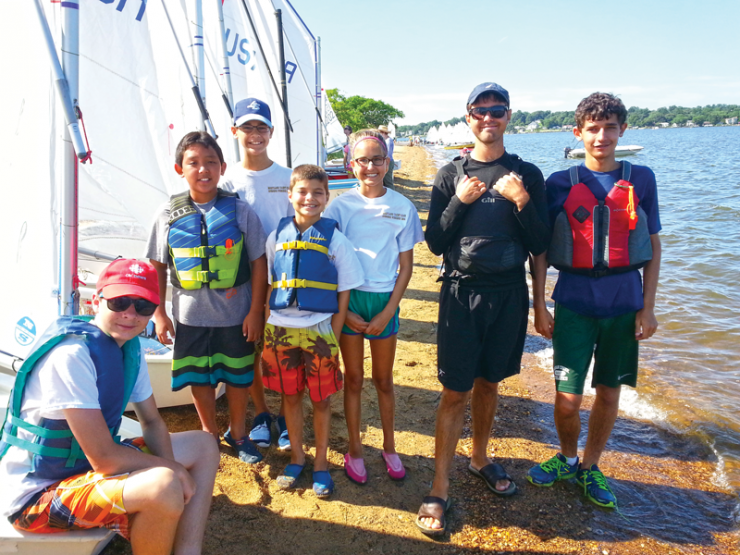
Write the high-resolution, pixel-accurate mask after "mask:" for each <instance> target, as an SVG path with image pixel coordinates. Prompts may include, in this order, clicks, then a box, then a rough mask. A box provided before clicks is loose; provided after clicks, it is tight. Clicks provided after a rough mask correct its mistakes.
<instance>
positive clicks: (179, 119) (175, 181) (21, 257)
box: [0, 0, 319, 357]
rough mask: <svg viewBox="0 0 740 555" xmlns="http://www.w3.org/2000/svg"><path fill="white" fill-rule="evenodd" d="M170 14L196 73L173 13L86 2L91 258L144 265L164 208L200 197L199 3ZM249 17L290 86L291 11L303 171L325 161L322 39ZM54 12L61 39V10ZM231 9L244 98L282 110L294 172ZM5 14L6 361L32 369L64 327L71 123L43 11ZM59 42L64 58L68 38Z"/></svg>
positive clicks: (0, 224)
mask: <svg viewBox="0 0 740 555" xmlns="http://www.w3.org/2000/svg"><path fill="white" fill-rule="evenodd" d="M166 4H167V9H168V13H169V15H170V19H171V20H172V24H173V26H174V28H175V35H176V37H177V40H178V41H179V43H180V45H181V46H182V48H183V50H184V51H185V52H186V56H185V58H186V60H188V63H189V66H190V67H186V66H185V64H184V63H183V62H182V58H181V56H180V54H179V52H178V46H177V42H176V40H175V37H174V36H173V33H172V31H171V30H170V26H169V23H168V20H167V17H166V14H165V11H164V8H163V4H162V3H161V2H141V1H137V2H134V1H129V2H118V3H103V2H83V3H81V4H80V10H79V12H80V22H79V28H80V57H79V76H80V81H79V91H80V92H79V107H80V109H81V111H82V114H83V119H84V129H85V131H86V135H87V138H88V139H89V145H90V149H91V150H92V163H87V164H80V165H79V166H78V181H79V223H80V232H79V244H80V247H84V248H88V249H92V250H100V251H103V252H107V253H110V254H113V255H116V256H124V257H140V256H142V255H143V254H144V247H145V244H146V240H147V238H148V235H149V229H150V226H151V222H152V219H153V215H154V211H155V210H156V208H157V206H159V205H161V204H162V203H163V202H165V201H166V200H167V199H168V197H169V196H170V195H172V194H174V193H177V192H179V191H182V190H184V189H185V188H186V184H185V182H184V181H183V180H182V179H181V178H180V177H179V176H178V175H177V174H176V173H175V172H174V169H173V164H174V156H175V148H176V145H177V143H178V141H179V140H180V138H181V137H182V136H183V135H184V134H185V133H187V132H189V131H192V130H195V129H197V128H198V126H199V123H200V122H201V121H202V120H201V114H200V112H199V109H198V106H197V103H196V101H195V98H194V95H193V92H192V90H191V79H190V76H189V75H188V72H192V71H194V67H192V66H193V64H192V56H189V55H187V52H188V48H189V47H190V46H191V44H192V42H193V38H192V36H191V35H192V33H191V32H190V29H189V25H188V22H189V20H190V18H191V16H192V14H189V13H188V8H189V7H190V8H191V10H192V7H191V6H190V4H191V2H189V1H187V0H167V3H166ZM247 5H248V6H249V8H250V13H251V15H252V19H253V21H254V24H255V27H256V29H257V33H258V34H259V36H260V41H261V43H262V46H263V49H264V52H265V56H266V62H267V64H269V66H270V67H271V69H272V73H273V76H274V77H275V78H276V79H277V84H278V85H279V79H280V72H279V67H278V66H279V64H278V61H277V60H278V57H277V35H276V22H275V17H274V9H275V8H276V7H279V8H280V9H281V10H282V11H283V21H284V26H285V36H286V41H285V58H286V66H287V67H289V68H291V69H290V71H289V72H288V73H289V76H288V91H289V98H288V105H289V109H290V115H291V123H292V125H293V130H294V133H293V136H292V147H293V149H292V151H293V160H292V164H293V165H296V164H298V163H304V162H312V163H316V161H317V157H318V144H319V143H318V141H319V135H318V130H319V127H318V125H317V111H316V109H315V100H314V95H315V87H316V79H317V76H316V74H315V72H316V66H315V60H316V57H315V56H316V52H315V47H314V46H313V45H314V44H315V41H314V40H313V37H312V35H310V32H309V31H308V30H307V29H306V28H305V25H303V23H302V21H301V20H300V18H299V17H298V16H297V14H296V13H295V11H294V10H293V9H292V6H290V4H288V3H287V2H282V1H279V0H275V2H274V4H273V3H272V2H269V1H265V0H260V1H257V0H249V1H248V2H247ZM43 6H44V10H45V12H46V15H47V19H48V21H49V24H50V27H51V28H52V30H53V32H55V33H57V35H58V34H59V33H60V31H59V29H60V21H59V19H60V11H61V8H60V4H58V3H49V2H44V3H43ZM203 8H204V9H203V16H204V29H205V33H204V38H205V51H206V58H207V62H206V67H207V68H208V66H211V67H210V68H208V69H207V70H206V72H205V73H206V74H205V76H204V78H205V83H206V87H205V88H206V93H207V95H206V100H207V102H208V109H209V114H210V117H211V120H212V121H213V124H214V127H215V130H216V133H217V134H218V135H219V142H220V144H221V146H222V149H223V151H224V154H225V155H226V158H227V163H235V162H236V161H235V160H234V159H233V154H232V148H231V145H230V144H229V142H230V141H232V140H233V139H232V135H231V131H230V127H231V123H232V120H231V116H230V115H229V112H228V110H227V108H226V106H225V105H224V103H223V101H222V100H221V98H220V96H221V84H220V83H219V76H220V75H221V74H222V73H223V67H222V66H223V62H220V63H219V60H221V59H222V58H221V56H220V48H221V43H220V41H221V35H220V26H219V22H218V14H217V5H216V4H215V2H210V1H206V2H204V3H203ZM223 10H224V20H225V27H226V49H227V54H229V56H228V58H229V61H230V67H231V78H232V85H233V90H234V98H235V100H239V99H241V98H246V97H248V96H256V97H259V98H262V99H264V100H265V101H267V102H269V103H270V105H271V107H272V112H273V121H274V122H275V124H276V132H275V136H274V138H273V141H272V143H271V145H270V149H271V152H270V153H271V156H272V157H273V158H274V159H276V160H278V161H281V162H283V163H284V161H285V146H284V145H285V141H284V127H283V125H282V123H281V122H282V121H283V117H282V111H281V108H280V102H279V100H278V97H277V96H276V92H275V89H274V88H273V85H272V83H271V81H270V79H269V75H268V73H267V65H266V63H265V61H264V60H263V59H262V57H261V55H260V54H259V49H258V48H257V41H256V38H255V36H254V35H253V33H252V31H251V26H250V24H249V21H248V19H247V17H246V12H245V10H244V6H243V4H242V1H241V0H225V2H224V4H223ZM0 14H1V15H2V16H3V20H4V21H6V22H12V25H9V27H8V31H7V32H6V33H3V34H2V37H1V38H0V47H2V48H3V52H5V55H3V57H2V59H1V60H0V68H2V71H3V75H4V76H5V78H6V79H7V80H8V82H13V83H19V84H21V85H22V86H13V87H6V90H5V91H4V92H3V102H2V103H0V117H2V121H4V122H6V125H7V126H8V129H9V132H6V133H5V134H3V136H2V139H0V144H1V145H2V146H3V148H4V149H5V150H4V152H6V153H7V154H8V156H9V163H8V167H6V171H5V172H4V179H5V183H6V187H4V191H5V192H6V196H7V198H8V200H9V203H8V204H7V206H9V207H10V208H9V209H8V210H6V214H5V215H4V217H3V218H2V219H0V232H1V233H2V236H3V237H4V238H5V240H4V241H3V252H2V254H3V255H4V256H3V260H5V261H6V266H5V271H4V272H2V274H1V275H0V287H1V288H2V289H1V291H2V293H0V294H2V301H3V317H2V319H0V351H4V352H6V353H10V354H12V355H15V356H20V357H24V356H25V354H26V353H27V352H28V350H29V348H30V347H31V346H32V344H33V340H34V339H35V337H36V336H37V335H38V334H39V333H41V332H42V331H43V330H44V329H45V328H46V326H47V325H48V323H49V322H50V321H51V320H52V319H53V318H55V317H56V316H57V315H58V299H57V294H56V289H57V288H58V282H59V276H58V273H59V263H58V259H59V256H60V254H59V252H60V250H59V244H58V243H59V229H58V227H59V223H58V222H59V214H58V212H59V209H58V206H57V197H58V190H59V188H60V186H61V183H60V182H59V180H60V179H61V171H60V169H59V168H60V159H61V158H60V156H61V154H60V153H61V150H62V149H61V146H62V143H63V139H62V137H63V133H64V122H63V119H62V118H61V115H60V112H61V109H60V104H59V101H58V100H57V98H56V95H55V91H54V88H53V84H52V79H51V72H50V64H49V59H48V54H47V52H46V51H45V49H44V45H43V41H42V40H41V32H40V29H39V25H38V22H37V18H36V16H35V13H34V11H33V3H31V2H27V1H25V0H6V1H3V2H2V4H1V5H0ZM56 40H57V48H58V46H59V44H60V42H59V37H58V36H57V37H56ZM13 52H22V53H23V55H22V56H21V55H12V54H11V53H13ZM290 64H293V65H295V66H296V67H295V68H293V66H291V65H290ZM211 68H212V69H211ZM85 264H86V263H83V264H82V267H83V269H84V267H85ZM83 279H84V278H83Z"/></svg>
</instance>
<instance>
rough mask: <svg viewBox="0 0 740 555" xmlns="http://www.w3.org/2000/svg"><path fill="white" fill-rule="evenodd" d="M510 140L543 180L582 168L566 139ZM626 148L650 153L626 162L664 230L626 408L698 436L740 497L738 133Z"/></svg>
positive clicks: (637, 136)
mask: <svg viewBox="0 0 740 555" xmlns="http://www.w3.org/2000/svg"><path fill="white" fill-rule="evenodd" d="M505 143H506V148H507V150H508V151H509V152H512V153H516V154H519V155H520V156H521V157H522V158H523V159H525V160H527V161H529V162H533V163H534V164H536V165H537V166H539V168H540V169H541V170H542V173H543V174H544V175H545V177H547V176H548V175H550V174H551V173H552V172H554V171H558V170H564V169H567V168H568V167H570V166H571V165H573V164H576V163H580V162H581V161H575V160H566V159H564V158H563V148H564V147H565V146H571V147H575V146H577V145H576V143H575V140H574V139H573V136H572V134H570V133H540V134H525V135H507V136H506V139H505ZM620 144H624V145H628V144H637V145H641V146H643V147H645V149H644V150H643V151H642V152H640V153H639V154H637V155H635V156H630V157H629V158H627V159H628V160H630V161H631V162H632V163H633V164H641V165H646V166H649V167H650V168H652V169H653V171H654V172H655V174H656V177H657V181H658V196H659V200H660V215H661V223H662V226H663V229H662V231H661V233H660V235H661V240H662V245H663V261H662V265H661V277H660V285H659V289H658V297H657V306H656V314H657V317H658V321H659V323H660V327H659V329H658V332H657V333H656V335H655V336H654V337H653V338H651V339H650V340H648V341H645V342H643V343H642V344H641V360H640V379H639V380H638V381H639V384H638V388H637V390H636V391H635V392H633V391H631V390H629V388H624V389H625V390H626V391H625V392H624V394H623V403H622V408H623V411H624V413H626V414H627V415H628V416H632V417H636V418H643V419H648V420H651V421H658V422H660V423H661V425H663V426H666V427H669V428H670V429H673V430H678V431H680V432H682V433H685V434H690V435H694V436H697V437H699V438H700V439H701V440H702V441H703V442H705V443H706V444H708V445H709V446H710V447H711V448H712V449H713V450H714V452H715V453H716V455H717V460H718V462H717V471H716V473H715V476H714V480H715V481H716V482H717V484H718V485H721V486H723V487H726V488H728V490H730V491H734V492H735V493H736V494H737V493H740V364H739V363H738V361H739V360H740V286H739V285H738V276H740V172H739V171H738V170H737V163H738V161H740V127H714V128H697V129H660V130H634V131H627V132H626V133H625V135H624V137H623V138H622V139H621V140H620ZM433 154H434V156H435V158H437V160H438V162H440V163H441V162H443V161H446V160H447V159H450V158H452V156H454V154H451V153H450V151H437V150H433ZM550 272H553V270H552V269H551V270H550ZM552 277H553V278H554V275H553V276H552ZM614 441H619V438H613V441H612V443H610V447H611V446H612V444H613V442H614ZM673 456H675V457H676V458H681V454H680V453H675V454H673Z"/></svg>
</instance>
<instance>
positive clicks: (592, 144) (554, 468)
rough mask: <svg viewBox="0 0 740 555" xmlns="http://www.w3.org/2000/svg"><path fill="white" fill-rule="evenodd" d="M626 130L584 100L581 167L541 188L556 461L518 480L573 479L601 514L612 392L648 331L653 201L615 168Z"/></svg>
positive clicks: (610, 103) (538, 317) (611, 107)
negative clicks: (585, 404) (587, 402)
mask: <svg viewBox="0 0 740 555" xmlns="http://www.w3.org/2000/svg"><path fill="white" fill-rule="evenodd" d="M626 121H627V110H626V108H625V106H624V104H623V103H622V101H621V100H620V99H619V98H616V97H615V96H613V95H610V94H605V93H598V92H597V93H593V94H591V95H590V96H588V97H587V98H584V99H583V100H582V101H581V102H580V104H579V105H578V108H577V109H576V124H577V125H576V128H575V129H574V130H573V132H574V134H575V136H576V137H578V138H579V139H581V140H583V146H584V148H585V150H586V161H585V164H580V165H578V166H574V167H572V168H570V169H569V170H565V171H559V172H555V173H553V174H552V175H551V176H550V177H549V178H548V179H547V182H546V188H547V204H548V212H549V216H550V223H551V225H552V226H553V237H552V241H551V243H550V248H549V250H548V255H547V259H548V262H549V263H550V265H552V266H555V267H556V268H558V269H559V270H560V274H559V276H558V281H557V284H556V285H555V289H554V291H553V294H552V298H553V300H554V301H555V318H554V320H553V317H552V315H551V314H550V313H549V311H548V310H547V307H546V305H545V280H544V276H542V279H537V280H535V286H534V289H535V291H534V295H535V298H534V310H535V327H536V329H537V331H538V332H539V333H541V334H542V335H544V336H545V337H547V338H552V343H553V351H554V354H553V369H554V376H555V388H556V390H557V392H556V397H555V426H556V428H557V432H558V437H559V438H560V450H561V451H560V453H557V454H556V455H555V456H554V457H553V458H551V459H549V460H547V461H545V462H543V463H541V464H539V465H537V466H535V467H533V468H531V469H530V470H529V473H528V476H527V479H528V480H529V481H530V482H531V483H532V484H534V485H536V486H551V485H552V484H553V483H555V482H556V481H559V480H566V479H569V478H573V477H575V478H576V483H577V484H578V485H579V487H581V488H583V492H584V495H585V496H586V498H587V499H589V500H590V501H592V502H593V503H595V504H597V505H599V506H602V507H607V508H614V507H616V505H617V500H616V497H615V496H614V492H613V491H612V490H611V488H610V487H609V484H608V482H607V480H606V477H605V476H604V474H603V473H602V472H601V471H600V470H599V467H598V463H599V460H600V458H601V455H602V453H603V451H604V448H605V446H606V442H607V440H608V439H609V436H610V435H611V432H612V429H613V427H614V422H615V420H616V418H617V413H618V410H619V393H620V388H621V386H622V385H629V386H631V387H635V385H636V383H637V360H638V342H639V341H641V340H644V339H648V338H650V337H651V336H652V335H653V334H654V333H655V331H656V329H657V327H658V322H657V320H656V318H655V313H654V308H655V293H656V289H657V287H658V274H659V271H660V257H661V246H660V236H659V232H660V229H661V226H660V215H659V212H658V193H657V187H656V183H655V174H653V172H652V170H650V168H647V167H645V166H637V165H632V164H630V163H629V162H627V161H622V162H619V161H617V160H616V157H615V149H616V147H617V142H618V140H619V138H620V137H621V136H622V135H623V134H624V132H625V130H626V129H627V123H626ZM638 268H642V269H643V271H642V275H640V272H639V271H638ZM592 357H593V358H594V359H595V360H594V371H593V378H592V382H591V387H594V388H595V389H596V399H595V401H594V405H593V408H592V409H591V415H590V418H589V425H588V436H587V440H586V447H585V449H584V452H583V458H582V459H581V460H580V462H579V458H578V436H579V434H580V431H581V421H580V417H579V409H580V406H581V401H582V399H583V388H584V382H585V380H586V376H587V374H588V369H589V366H590V364H591V359H592Z"/></svg>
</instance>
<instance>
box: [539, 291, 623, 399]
mask: <svg viewBox="0 0 740 555" xmlns="http://www.w3.org/2000/svg"><path fill="white" fill-rule="evenodd" d="M635 314H636V313H635V312H629V313H627V314H623V315H621V316H617V317H615V318H589V317H588V316H582V315H580V314H577V313H575V312H573V311H572V310H568V309H567V308H565V307H564V306H562V305H560V304H557V303H556V304H555V329H554V330H553V334H552V348H553V372H554V374H555V387H556V389H557V390H558V391H562V392H563V393H575V394H577V395H581V394H583V386H584V383H585V382H586V376H587V375H588V369H589V366H591V359H592V358H593V359H594V373H593V378H592V380H591V387H596V386H597V385H604V386H607V387H619V386H620V385H629V386H631V387H635V385H636V384H637V355H638V342H637V339H635Z"/></svg>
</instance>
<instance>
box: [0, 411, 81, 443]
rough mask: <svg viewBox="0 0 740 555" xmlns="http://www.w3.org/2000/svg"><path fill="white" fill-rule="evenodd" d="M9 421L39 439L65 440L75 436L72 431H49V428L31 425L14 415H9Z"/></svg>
mask: <svg viewBox="0 0 740 555" xmlns="http://www.w3.org/2000/svg"><path fill="white" fill-rule="evenodd" d="M8 420H9V421H10V423H11V424H12V425H13V426H18V427H19V428H23V429H24V430H26V431H27V432H30V433H32V434H34V435H37V436H39V437H43V438H45V439H64V438H67V437H72V436H73V435H74V434H72V430H49V429H48V428H44V427H42V426H36V425H34V424H29V423H28V422H26V421H25V420H21V419H20V418H18V417H17V416H15V415H13V414H8Z"/></svg>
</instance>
